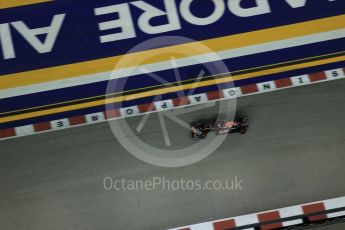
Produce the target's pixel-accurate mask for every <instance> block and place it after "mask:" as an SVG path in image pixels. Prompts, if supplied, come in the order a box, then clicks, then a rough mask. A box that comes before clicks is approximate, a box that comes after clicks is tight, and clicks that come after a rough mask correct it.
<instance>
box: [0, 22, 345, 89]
mask: <svg viewBox="0 0 345 230" xmlns="http://www.w3.org/2000/svg"><path fill="white" fill-rule="evenodd" d="M342 28H345V15H340V16H335V17H329V18H324V19H318V20H313V21H308V22H302V23H297V24H292V25H287V26H281V27H274V28H269V29H264V30H259V31H254V32H248V33H243V34H237V35H231V36H226V37H221V38H214V39H210V40H205V41H201V42H193V43H188V44H182V45H176V46H170V47H165V48H159V49H154V50H147V51H142V52H138V53H132V54H125V55H120V56H115V57H110V58H103V59H98V60H93V61H87V62H81V63H74V64H69V65H63V66H57V67H51V68H46V69H39V70H32V71H27V72H21V73H15V74H9V75H3V76H0V89H9V88H15V87H20V86H28V85H33V84H39V83H44V82H49V81H57V80H63V79H68V78H73V77H80V76H83V75H87V74H94V73H101V72H109V71H112V70H113V68H114V67H115V66H116V65H117V64H118V63H119V61H120V60H121V59H122V58H126V59H127V60H131V59H132V60H133V62H129V63H128V62H127V63H126V65H125V66H117V67H118V69H121V68H128V67H134V66H137V65H138V64H139V63H136V61H135V60H137V59H138V55H139V56H140V58H139V59H143V60H142V62H140V65H144V64H151V63H156V62H162V61H167V60H170V58H171V56H172V54H173V56H174V57H176V58H185V57H189V56H195V55H200V54H205V53H209V52H210V51H209V50H208V51H207V49H206V50H203V51H201V50H200V43H201V44H203V45H206V46H207V47H209V48H210V49H211V50H212V51H214V52H218V51H222V50H229V49H235V48H240V47H246V46H251V45H257V44H262V43H267V42H272V41H278V40H284V39H289V38H295V37H300V36H306V35H311V34H315V33H322V32H326V31H331V30H336V29H342ZM186 50H188V52H186ZM146 56H147V57H152V58H150V59H145V58H143V57H146Z"/></svg>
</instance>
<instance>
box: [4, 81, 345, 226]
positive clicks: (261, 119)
mask: <svg viewBox="0 0 345 230" xmlns="http://www.w3.org/2000/svg"><path fill="white" fill-rule="evenodd" d="M344 89H345V81H344V80H337V81H333V82H326V83H322V84H316V85H311V86H303V87H298V88H293V89H288V90H282V91H276V92H272V93H267V94H260V95H255V96H249V97H243V98H240V99H239V100H238V108H239V110H242V111H246V113H247V114H248V116H249V117H250V120H251V127H250V130H249V132H248V133H247V134H246V135H245V136H241V135H239V134H238V135H231V136H229V137H228V138H227V140H226V141H225V142H224V143H223V144H222V145H221V146H220V147H219V148H218V150H217V151H216V152H215V153H214V154H212V155H211V156H209V157H207V158H206V159H204V160H202V161H201V162H199V163H196V164H193V165H190V166H186V167H182V168H161V167H156V166H152V165H149V164H146V163H143V162H142V161H140V160H138V159H136V158H135V157H133V156H132V155H131V154H129V153H127V151H126V150H125V149H124V148H123V147H122V146H120V145H119V143H118V141H117V140H116V139H115V138H114V137H113V135H112V132H111V131H110V129H109V127H108V124H107V123H102V124H97V125H93V126H85V127H79V128H73V129H68V130H63V131H59V132H52V133H47V134H42V135H34V136H29V137H24V138H19V139H13V140H7V141H2V142H0V148H1V152H0V157H1V161H0V217H1V218H0V229H7V230H14V229H16V230H21V229H25V230H31V229H32V230H40V229H50V230H54V229H56V230H60V229H75V230H78V229H80V230H89V229H90V230H94V229H120V230H121V229H131V230H154V229H166V228H171V227H178V226H183V225H189V224H193V223H199V222H204V221H209V220H214V219H221V218H226V217H231V216H236V215H242V214H248V213H253V212H258V211H265V210H270V209H275V208H280V207H285V206H291V205H295V204H300V203H307V202H312V201H318V200H323V199H328V198H334V197H338V196H343V195H344V194H345V182H344V173H345V167H344V164H345V154H344V149H345V129H344V127H345V119H344V118H345V90H344ZM210 112H212V108H210V109H209V111H203V112H200V113H198V114H197V115H195V114H191V115H190V117H189V119H190V120H193V119H197V118H200V117H202V116H203V115H206V114H208V113H210ZM140 119H141V117H136V118H131V120H130V122H133V123H135V122H138V120H140ZM156 120H157V117H156V116H155V115H154V116H152V117H151V118H150V119H149V122H148V124H147V125H148V127H149V128H150V127H151V129H150V131H148V132H146V133H145V136H146V138H148V139H151V140H155V141H157V142H158V141H161V133H158V128H155V124H157V122H155V121H156ZM171 125H172V128H170V129H171V130H169V131H170V132H171V133H173V134H175V136H174V138H176V139H177V140H179V139H180V140H182V139H183V140H185V138H186V136H185V134H184V133H183V134H181V132H180V131H179V130H180V129H179V128H178V125H176V124H171ZM174 125H175V126H174ZM156 130H157V132H156ZM107 176H110V177H113V178H126V179H133V180H135V179H137V180H139V179H141V180H145V179H148V180H150V179H152V178H153V177H166V178H168V179H177V178H181V177H183V178H186V179H218V180H226V179H229V178H233V177H234V176H239V177H240V178H242V180H243V183H242V187H243V189H242V190H237V191H223V190H222V191H162V190H155V191H114V190H112V191H106V190H105V189H104V188H103V179H104V178H105V177H107ZM320 229H344V224H339V225H333V226H326V227H323V228H320Z"/></svg>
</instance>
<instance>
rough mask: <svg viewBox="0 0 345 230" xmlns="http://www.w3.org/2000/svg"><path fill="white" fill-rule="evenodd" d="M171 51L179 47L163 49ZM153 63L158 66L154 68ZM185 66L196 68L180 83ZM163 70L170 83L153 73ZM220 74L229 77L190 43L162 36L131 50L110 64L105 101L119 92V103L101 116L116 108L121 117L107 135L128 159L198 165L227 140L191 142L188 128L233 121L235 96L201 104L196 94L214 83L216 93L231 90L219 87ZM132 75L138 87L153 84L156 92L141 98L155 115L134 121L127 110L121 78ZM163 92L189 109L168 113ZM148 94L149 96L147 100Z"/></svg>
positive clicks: (214, 138) (211, 54)
mask: <svg viewBox="0 0 345 230" xmlns="http://www.w3.org/2000/svg"><path fill="white" fill-rule="evenodd" d="M175 45H179V46H178V48H176V49H175V47H174V48H173V49H169V47H171V46H175ZM167 48H168V49H167ZM151 51H153V52H151ZM164 57H165V59H164ZM157 59H160V60H162V59H164V60H163V61H159V62H157ZM186 66H198V68H199V66H201V67H200V68H199V69H198V70H197V72H198V74H197V75H196V76H195V77H194V78H192V79H190V77H191V76H189V79H188V80H184V79H185V78H186V76H185V75H182V71H181V68H182V67H186ZM163 70H168V71H169V74H171V75H173V76H172V77H173V80H171V79H172V78H171V76H170V77H169V79H170V80H167V76H166V75H164V76H163V75H162V76H161V75H160V72H159V71H163ZM184 74H185V73H184ZM222 74H223V75H224V74H226V76H227V77H228V76H229V75H230V74H229V70H228V68H227V66H226V65H225V63H224V62H223V61H222V59H221V58H220V57H219V56H218V55H217V54H216V53H215V52H213V51H212V50H211V49H209V48H208V47H207V46H205V45H204V44H202V43H200V42H197V41H195V40H191V39H189V38H185V37H179V36H163V37H157V38H153V39H149V40H147V41H144V42H142V43H140V44H138V45H136V46H135V47H134V48H132V49H131V50H130V51H129V52H128V53H127V55H124V57H123V58H121V60H120V61H118V62H117V63H116V66H115V68H114V70H113V72H112V74H111V77H110V79H109V81H108V85H107V92H106V95H114V94H116V93H118V92H122V94H121V95H122V100H123V101H122V102H119V103H116V104H114V103H109V104H107V103H106V110H107V111H113V110H116V109H119V108H122V109H120V111H121V113H122V117H125V118H121V119H115V120H109V125H110V127H111V130H112V132H113V134H114V135H115V137H116V138H117V140H118V141H119V143H120V144H121V145H122V146H123V147H124V148H125V149H126V150H127V151H128V152H129V153H131V154H132V155H133V156H135V157H137V158H138V159H140V160H142V161H144V162H146V163H149V164H152V165H156V166H161V167H181V166H186V165H190V164H193V163H196V162H199V161H200V160H202V159H204V158H206V157H207V156H209V155H210V154H212V153H213V152H214V151H215V150H216V149H217V148H218V147H219V146H220V145H221V144H222V142H223V141H224V140H225V139H226V137H227V136H226V135H215V134H213V133H210V134H209V135H208V136H207V138H205V139H202V140H199V141H195V140H192V138H191V124H192V123H195V122H198V121H199V122H200V121H203V120H207V119H221V120H222V119H224V120H232V119H234V117H235V113H236V98H235V96H234V98H233V99H232V100H221V101H218V102H208V103H206V102H207V96H206V95H205V94H204V93H201V92H200V91H197V88H198V87H201V86H204V85H205V84H203V83H205V82H207V81H208V80H212V81H215V85H216V87H217V88H218V84H219V83H222V84H226V88H233V87H234V85H233V83H232V81H231V82H230V83H224V82H221V76H220V75H222ZM135 75H141V76H140V77H141V78H142V79H140V81H142V82H144V81H150V82H155V83H156V84H158V85H160V86H159V87H158V88H159V89H161V90H160V91H159V92H158V91H156V93H154V91H155V90H157V88H155V89H154V90H152V91H150V89H149V88H147V91H144V95H143V96H145V97H146V99H148V98H149V102H147V101H146V102H145V104H146V103H147V104H148V105H154V107H155V110H154V111H151V110H149V111H151V112H148V113H145V114H143V115H140V116H136V115H139V112H138V109H137V107H135V106H134V107H133V106H132V105H129V104H128V103H129V102H130V101H131V100H133V99H134V97H132V95H131V94H130V92H129V94H128V93H127V92H126V84H127V86H128V85H129V81H130V80H128V79H129V78H124V77H125V76H132V77H133V76H135ZM183 78H184V79H183ZM125 79H127V80H125ZM132 84H133V82H132ZM156 87H157V86H156ZM171 88H174V90H171ZM199 89H200V88H199ZM169 90H171V91H169ZM215 90H217V89H215ZM218 90H220V91H221V89H218ZM145 92H147V93H145ZM168 92H176V94H177V97H178V98H188V100H189V101H190V102H191V104H189V106H188V105H181V106H179V107H177V108H174V106H173V102H172V100H171V99H167V98H165V97H164V96H162V94H163V95H164V94H165V93H168ZM149 93H153V94H152V95H150V97H148V96H149ZM191 105H192V106H191Z"/></svg>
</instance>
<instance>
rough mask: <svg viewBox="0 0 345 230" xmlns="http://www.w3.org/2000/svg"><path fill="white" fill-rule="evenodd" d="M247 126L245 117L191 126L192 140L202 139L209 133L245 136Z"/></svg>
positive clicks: (203, 122)
mask: <svg viewBox="0 0 345 230" xmlns="http://www.w3.org/2000/svg"><path fill="white" fill-rule="evenodd" d="M248 126H249V123H248V117H247V116H245V115H242V116H239V117H237V118H236V119H235V120H234V121H227V120H209V121H202V122H198V123H196V124H192V126H191V133H192V139H193V140H196V139H204V138H206V137H207V135H208V133H209V132H215V134H216V135H220V134H229V133H236V132H237V133H240V134H245V133H246V132H247V128H248Z"/></svg>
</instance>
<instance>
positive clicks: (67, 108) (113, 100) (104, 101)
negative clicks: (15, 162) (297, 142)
mask: <svg viewBox="0 0 345 230" xmlns="http://www.w3.org/2000/svg"><path fill="white" fill-rule="evenodd" d="M344 60H345V56H341V57H334V58H328V59H323V60H318V61H311V62H308V63H301V64H294V65H290V66H284V67H276V68H274V67H273V68H272V69H269V70H261V71H257V72H254V73H247V74H242V75H237V76H234V77H231V76H228V77H225V78H221V79H213V80H208V81H203V82H195V83H191V84H186V85H180V86H174V87H169V88H163V89H157V90H151V91H147V92H142V93H137V94H133V95H127V96H120V97H115V98H109V99H102V100H97V101H92V102H86V103H81V104H76V105H69V106H63V107H59V108H54V109H47V110H42V111H36V112H29V113H26V114H19V115H14V116H9V117H3V118H0V123H5V122H10V121H16V120H21V119H26V118H32V117H38V116H44V115H50V114H55V113H61V112H67V111H72V110H78V109H84V108H89V107H94V106H99V105H104V104H111V103H116V102H121V101H126V100H133V99H140V98H143V97H149V96H155V95H160V94H165V93H170V92H176V91H181V90H188V89H192V88H198V87H203V86H209V85H215V84H221V83H226V82H232V81H236V80H243V79H248V78H252V77H257V76H263V75H268V74H274V73H280V72H284V71H288V70H296V69H300V68H308V67H312V66H318V65H323V64H328V63H333V62H338V61H344Z"/></svg>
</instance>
